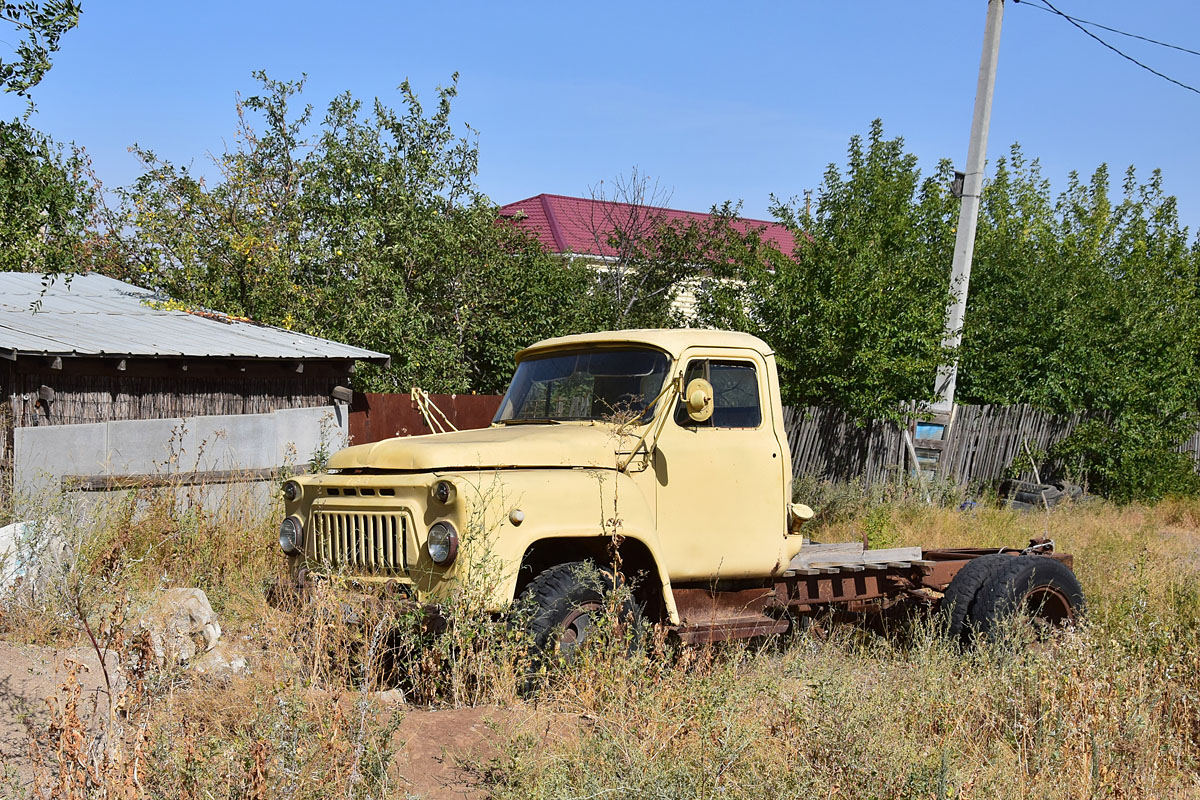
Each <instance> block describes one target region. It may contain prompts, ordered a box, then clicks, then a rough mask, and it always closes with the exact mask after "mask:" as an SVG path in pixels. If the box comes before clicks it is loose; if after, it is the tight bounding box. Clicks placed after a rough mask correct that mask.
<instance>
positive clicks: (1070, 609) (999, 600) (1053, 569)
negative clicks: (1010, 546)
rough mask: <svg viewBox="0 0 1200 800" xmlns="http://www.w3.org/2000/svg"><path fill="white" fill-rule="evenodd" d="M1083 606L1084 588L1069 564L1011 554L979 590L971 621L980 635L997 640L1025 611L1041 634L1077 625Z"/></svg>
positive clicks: (1045, 557)
mask: <svg viewBox="0 0 1200 800" xmlns="http://www.w3.org/2000/svg"><path fill="white" fill-rule="evenodd" d="M1084 605H1085V604H1084V599H1083V588H1082V587H1081V586H1080V585H1079V579H1078V578H1076V577H1075V573H1074V572H1072V571H1071V568H1070V567H1068V566H1067V565H1066V564H1063V563H1062V562H1061V561H1056V560H1055V559H1053V558H1050V557H1048V556H1036V555H1031V556H1017V557H1015V558H1011V557H1010V558H1009V563H1008V564H1005V565H1004V567H1003V569H1000V570H997V571H996V572H995V573H994V574H992V575H991V577H990V578H989V579H988V581H987V582H986V583H985V584H984V586H983V587H982V588H981V589H980V590H979V594H978V595H976V597H975V602H974V604H973V605H972V606H971V609H970V622H971V626H972V628H973V629H974V631H975V634H976V635H977V636H986V637H988V638H993V639H994V638H995V637H996V636H997V635H998V634H999V632H1000V631H1001V630H1003V626H1004V625H1005V623H1006V622H1007V621H1008V619H1009V618H1010V617H1012V616H1013V615H1015V614H1023V615H1025V616H1026V617H1028V618H1029V619H1030V620H1032V621H1034V622H1035V623H1036V627H1037V628H1038V630H1039V633H1042V632H1045V631H1047V630H1049V629H1052V628H1064V627H1067V626H1069V625H1073V624H1075V623H1076V622H1077V621H1078V620H1079V618H1080V617H1081V615H1082V614H1083V612H1084Z"/></svg>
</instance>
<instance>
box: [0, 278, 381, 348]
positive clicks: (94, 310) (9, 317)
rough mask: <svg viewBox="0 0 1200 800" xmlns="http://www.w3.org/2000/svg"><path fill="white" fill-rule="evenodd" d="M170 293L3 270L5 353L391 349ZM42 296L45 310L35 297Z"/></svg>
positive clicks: (0, 311) (0, 296)
mask: <svg viewBox="0 0 1200 800" xmlns="http://www.w3.org/2000/svg"><path fill="white" fill-rule="evenodd" d="M166 299H167V298H165V297H162V296H160V295H156V294H155V293H154V292H151V291H148V290H146V289H142V288H139V287H137V286H134V285H132V284H128V283H123V282H121V281H118V280H113V279H112V278H106V277H104V276H103V275H76V276H74V277H73V278H71V279H70V281H67V280H66V279H65V278H59V279H57V280H55V281H54V282H53V283H52V284H51V285H50V287H49V288H48V289H46V290H45V292H44V293H43V286H42V276H40V275H37V274H32V273H23V272H0V352H3V351H8V353H9V354H10V355H79V356H134V357H136V356H144V357H150V358H155V357H175V358H179V357H184V358H187V357H196V358H200V357H206V356H213V357H219V358H263V359H294V360H312V359H356V360H359V361H375V362H383V361H386V360H387V356H386V355H384V354H382V353H376V352H374V351H372V350H364V349H362V348H361V347H351V346H350V345H346V344H341V343H340V342H331V341H329V340H328V339H320V338H317V337H316V336H308V335H306V334H303V333H296V332H295V331H289V330H284V329H283V328H275V327H272V326H270V325H258V324H256V323H253V322H244V321H241V320H236V319H232V318H230V317H227V316H225V315H224V314H215V313H211V312H208V311H203V310H197V311H194V312H193V311H177V310H173V309H169V308H166V307H165V306H164V305H163V303H164V301H165V300H166ZM38 301H40V303H39V305H38V308H37V310H36V311H35V310H33V306H34V304H35V302H38Z"/></svg>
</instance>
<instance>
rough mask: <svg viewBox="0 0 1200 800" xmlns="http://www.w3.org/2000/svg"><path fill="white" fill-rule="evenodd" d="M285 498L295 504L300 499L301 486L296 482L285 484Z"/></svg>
mask: <svg viewBox="0 0 1200 800" xmlns="http://www.w3.org/2000/svg"><path fill="white" fill-rule="evenodd" d="M283 498H284V499H285V500H287V501H289V502H295V501H296V500H299V499H300V484H298V483H296V482H295V481H288V482H287V483H285V484H283Z"/></svg>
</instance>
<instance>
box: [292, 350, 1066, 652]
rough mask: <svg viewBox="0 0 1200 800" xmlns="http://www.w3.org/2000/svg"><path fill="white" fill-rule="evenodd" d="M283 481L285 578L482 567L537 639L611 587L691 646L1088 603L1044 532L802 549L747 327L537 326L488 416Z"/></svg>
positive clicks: (768, 388)
mask: <svg viewBox="0 0 1200 800" xmlns="http://www.w3.org/2000/svg"><path fill="white" fill-rule="evenodd" d="M283 493H284V498H285V515H286V516H285V519H284V520H283V522H282V524H281V527H280V531H279V543H280V546H281V547H282V549H283V551H284V552H285V553H286V554H287V557H288V558H289V559H290V566H291V570H292V574H293V575H294V576H295V578H296V580H297V581H298V582H299V583H301V584H310V583H311V582H313V581H318V580H322V579H327V578H329V577H331V576H340V578H344V579H347V580H350V581H353V582H354V583H355V584H357V585H359V586H362V587H367V588H373V589H374V590H375V591H376V593H377V595H381V596H394V597H397V598H402V599H405V600H408V601H414V602H417V603H421V604H428V605H436V604H437V603H439V601H441V600H443V599H444V598H446V597H447V596H448V595H449V593H450V591H451V587H452V586H453V585H454V583H455V582H456V581H464V580H470V579H471V576H472V575H476V576H478V574H480V572H481V571H483V570H485V569H486V570H488V571H489V572H488V574H489V575H490V576H491V577H490V584H489V588H488V591H489V592H490V595H491V602H490V606H491V607H492V609H493V610H494V611H495V612H497V613H500V612H503V611H504V610H505V609H506V608H509V607H510V606H511V605H512V604H513V603H514V601H516V600H521V599H524V601H525V603H527V604H531V605H532V606H533V607H534V613H533V615H532V620H531V621H530V622H528V625H529V626H530V629H531V632H532V633H533V635H534V636H535V638H536V640H537V643H538V645H539V646H541V647H556V646H557V647H562V648H566V647H568V646H573V645H574V644H577V643H578V642H579V641H580V640H581V639H582V638H584V637H586V635H587V630H588V625H589V622H590V620H591V615H592V614H593V613H594V612H595V611H596V610H597V609H598V608H600V606H601V604H602V601H603V599H604V593H605V591H606V590H610V589H611V588H612V587H613V586H614V585H616V584H624V585H626V586H628V587H631V590H632V599H629V600H627V601H626V603H627V604H629V605H632V606H633V607H632V608H631V609H629V610H630V612H631V613H638V614H644V615H645V617H647V618H649V619H650V620H652V621H654V622H655V623H657V624H661V625H663V626H666V627H667V628H669V629H671V630H672V631H674V632H675V633H676V634H677V635H678V636H679V637H680V638H681V639H682V640H684V641H687V642H695V641H717V640H722V639H728V638H737V637H752V636H761V635H766V634H772V633H779V632H782V631H784V630H786V629H787V628H788V626H789V625H791V624H793V623H794V621H795V620H797V619H799V620H803V619H804V618H805V617H806V616H811V615H816V614H819V613H821V612H822V611H825V610H829V609H837V610H840V611H842V612H847V613H855V614H870V613H872V612H884V611H887V610H889V609H893V608H896V607H898V606H901V605H911V604H917V605H923V606H926V607H929V608H931V609H934V610H936V609H938V608H940V609H941V613H942V619H943V620H944V622H945V626H946V630H947V632H948V633H949V634H950V635H951V636H956V637H965V636H967V635H969V634H970V632H971V631H977V632H978V631H987V630H989V629H990V628H991V627H992V626H994V625H995V624H996V623H997V621H998V620H1000V619H1002V618H1004V617H1005V616H1008V615H1011V614H1015V613H1024V614H1025V615H1027V616H1029V617H1030V618H1032V619H1034V620H1037V621H1038V622H1040V623H1043V624H1046V625H1055V626H1065V625H1069V624H1071V623H1073V622H1074V621H1075V620H1076V619H1077V617H1078V615H1079V614H1080V612H1081V610H1082V607H1083V594H1082V591H1081V589H1080V586H1079V583H1078V581H1077V580H1076V578H1075V576H1074V573H1073V572H1072V569H1071V567H1072V564H1071V558H1070V557H1069V556H1067V555H1063V554H1059V553H1055V552H1054V550H1053V543H1052V542H1049V541H1034V542H1031V543H1030V545H1029V546H1028V547H1024V548H1002V549H999V550H997V549H952V550H947V549H925V550H923V549H921V548H900V549H890V550H871V549H866V548H864V545H863V543H850V544H832V545H830V544H825V545H821V544H812V543H809V542H808V541H807V539H806V538H805V536H804V533H803V530H804V523H805V522H806V521H807V520H809V519H810V518H811V517H812V511H811V510H810V509H809V508H808V507H807V506H805V505H803V504H798V503H794V502H793V497H792V474H791V457H790V453H789V447H788V438H787V434H786V431H785V429H784V415H783V407H782V405H781V403H780V394H779V378H778V373H777V370H776V363H775V358H774V355H773V353H772V351H771V349H770V348H769V347H768V346H767V345H766V343H764V342H763V341H761V340H760V339H757V338H755V337H753V336H749V335H746V334H741V333H730V332H724V331H709V330H627V331H614V332H605V333H591V334H583V335H577V336H566V337H560V338H555V339H548V340H546V341H542V342H539V343H537V344H535V345H533V346H531V347H529V348H527V349H525V350H522V351H521V352H520V353H518V354H517V356H516V371H515V374H514V376H513V379H512V383H511V385H510V386H509V388H508V391H507V393H506V394H505V395H504V398H503V401H502V402H501V404H500V408H499V411H498V412H497V414H496V416H495V419H494V421H493V423H492V424H491V426H490V427H488V428H486V429H482V430H466V431H453V432H447V433H439V434H433V435H428V436H414V437H408V438H395V439H388V440H385V441H380V442H375V443H370V444H360V445H356V446H352V447H349V448H346V449H344V450H342V451H340V452H338V453H336V454H334V455H333V456H332V457H331V458H330V460H329V462H328V470H327V471H326V472H324V473H321V474H314V475H307V476H302V477H297V478H295V479H293V480H290V481H288V482H287V483H286V484H285V485H284V487H283ZM585 573H590V574H591V575H592V576H593V578H592V579H590V580H589V579H587V578H585ZM595 575H600V576H601V580H600V581H596V580H595V579H594V576H595Z"/></svg>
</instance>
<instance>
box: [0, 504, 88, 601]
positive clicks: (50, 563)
mask: <svg viewBox="0 0 1200 800" xmlns="http://www.w3.org/2000/svg"><path fill="white" fill-rule="evenodd" d="M71 553H72V549H71V545H70V544H69V543H68V542H67V539H66V536H65V535H64V532H63V524H62V521H61V520H60V519H58V518H57V517H53V516H51V517H47V518H46V519H43V520H26V521H24V522H14V523H12V524H11V525H5V526H4V527H2V528H0V592H6V591H8V590H10V589H12V588H13V587H14V586H19V595H20V597H21V599H22V600H24V601H25V602H32V603H40V602H43V601H44V598H45V596H46V594H47V592H48V591H49V588H50V585H51V582H52V581H53V580H54V578H55V577H56V576H61V575H62V574H63V573H64V572H65V571H66V570H67V569H68V568H69V567H70V563H71Z"/></svg>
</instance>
